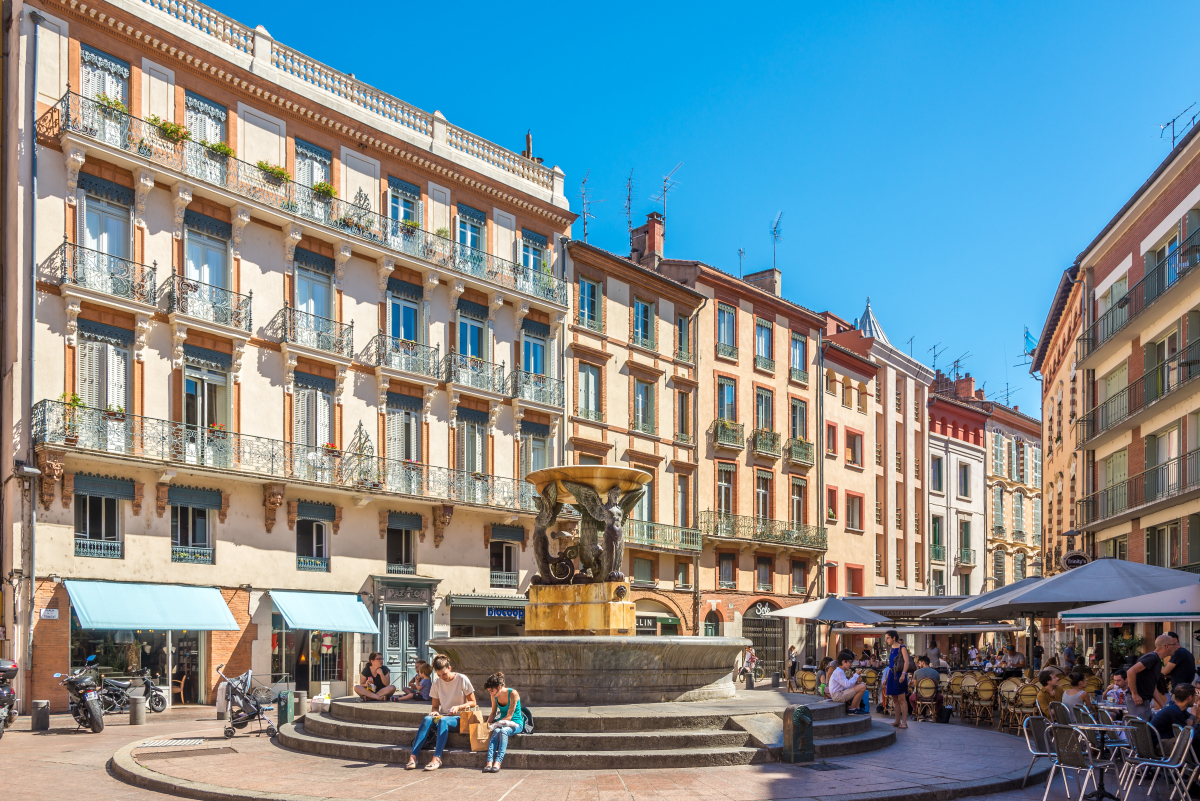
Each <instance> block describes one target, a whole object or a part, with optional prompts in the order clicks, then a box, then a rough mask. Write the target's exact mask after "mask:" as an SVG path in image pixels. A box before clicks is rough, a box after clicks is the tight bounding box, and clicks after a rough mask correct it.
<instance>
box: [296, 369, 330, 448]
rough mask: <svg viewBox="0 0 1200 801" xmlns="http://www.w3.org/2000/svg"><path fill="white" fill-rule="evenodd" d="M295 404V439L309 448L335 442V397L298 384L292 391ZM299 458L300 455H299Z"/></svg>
mask: <svg viewBox="0 0 1200 801" xmlns="http://www.w3.org/2000/svg"><path fill="white" fill-rule="evenodd" d="M292 402H293V404H294V406H295V415H296V418H295V441H296V442H297V443H298V444H300V445H305V446H307V447H309V448H322V447H324V446H325V445H327V444H329V443H332V442H333V398H332V397H331V396H330V394H329V393H328V392H323V391H321V390H319V389H313V388H311V387H302V386H297V387H296V388H295V391H294V392H293V393H292ZM298 460H299V457H298Z"/></svg>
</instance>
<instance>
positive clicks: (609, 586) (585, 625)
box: [525, 581, 635, 637]
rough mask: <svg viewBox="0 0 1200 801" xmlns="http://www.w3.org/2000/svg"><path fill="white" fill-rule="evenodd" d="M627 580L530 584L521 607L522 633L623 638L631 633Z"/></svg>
mask: <svg viewBox="0 0 1200 801" xmlns="http://www.w3.org/2000/svg"><path fill="white" fill-rule="evenodd" d="M629 597H630V596H629V582H628V581H605V582H599V583H596V584H550V585H544V584H533V585H531V586H530V587H529V605H528V606H526V607H525V634H526V636H530V637H539V636H548V635H566V636H573V637H578V636H581V635H582V636H599V637H623V636H629V635H632V634H634V633H635V629H634V606H633V601H629V600H626V599H627V598H629Z"/></svg>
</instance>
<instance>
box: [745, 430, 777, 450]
mask: <svg viewBox="0 0 1200 801" xmlns="http://www.w3.org/2000/svg"><path fill="white" fill-rule="evenodd" d="M750 437H751V442H752V443H753V446H754V452H755V453H756V454H758V455H759V456H779V455H780V450H779V443H780V440H781V439H782V437H780V435H779V432H778V431H767V430H766V429H762V428H756V429H754V432H753V433H752V434H751V435H750Z"/></svg>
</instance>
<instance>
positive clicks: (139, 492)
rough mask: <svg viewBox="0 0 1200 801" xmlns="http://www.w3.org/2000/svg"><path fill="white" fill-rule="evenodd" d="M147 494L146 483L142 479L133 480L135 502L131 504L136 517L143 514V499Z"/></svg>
mask: <svg viewBox="0 0 1200 801" xmlns="http://www.w3.org/2000/svg"><path fill="white" fill-rule="evenodd" d="M145 494H146V485H145V484H143V483H142V482H140V481H135V482H133V503H132V504H131V507H132V509H133V516H134V517H141V516H142V500H143V498H144V497H145Z"/></svg>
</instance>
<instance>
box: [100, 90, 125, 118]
mask: <svg viewBox="0 0 1200 801" xmlns="http://www.w3.org/2000/svg"><path fill="white" fill-rule="evenodd" d="M96 102H97V103H99V104H100V105H101V106H102V107H103V108H105V109H107V110H109V111H119V112H120V113H122V114H128V113H129V107H128V106H126V105H125V104H124V103H123V102H121V98H119V97H109V96H108V95H106V94H104V93H103V92H101V93H100V94H98V95H96Z"/></svg>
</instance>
